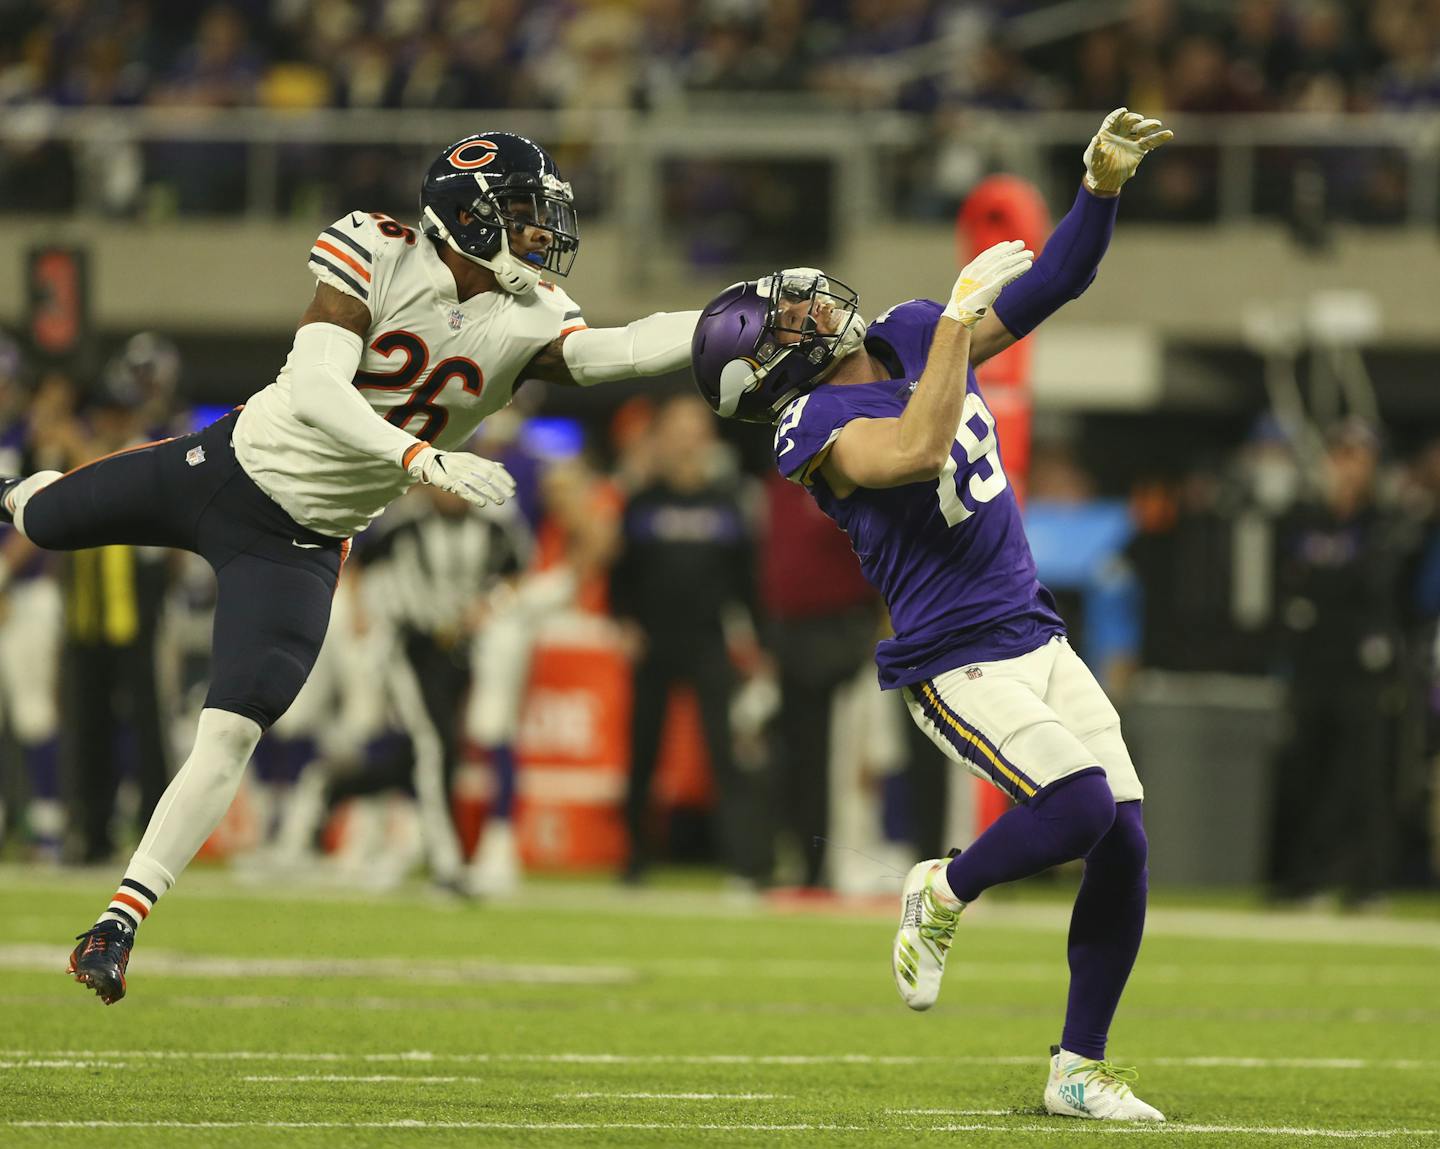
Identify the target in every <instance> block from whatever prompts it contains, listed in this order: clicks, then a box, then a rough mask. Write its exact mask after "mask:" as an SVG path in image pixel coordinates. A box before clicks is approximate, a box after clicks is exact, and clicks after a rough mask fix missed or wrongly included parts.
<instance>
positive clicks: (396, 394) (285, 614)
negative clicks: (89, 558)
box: [0, 132, 699, 1005]
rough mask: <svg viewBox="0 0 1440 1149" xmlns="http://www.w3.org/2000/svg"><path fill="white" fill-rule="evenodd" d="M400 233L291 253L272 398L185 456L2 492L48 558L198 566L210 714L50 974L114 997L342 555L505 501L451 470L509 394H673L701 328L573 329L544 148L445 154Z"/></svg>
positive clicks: (348, 221)
mask: <svg viewBox="0 0 1440 1149" xmlns="http://www.w3.org/2000/svg"><path fill="white" fill-rule="evenodd" d="M420 208H421V219H420V226H419V229H418V230H416V229H412V228H409V227H406V226H405V225H403V224H401V223H398V222H396V221H395V220H393V219H390V218H388V217H386V216H383V215H375V214H372V213H369V212H358V211H357V212H351V213H348V214H347V215H345V216H343V217H341V218H340V219H338V220H336V221H335V223H334V224H333V225H332V226H330V227H327V228H326V229H325V230H324V231H323V232H321V233H320V236H319V237H318V238H317V239H316V241H315V243H314V246H313V247H312V248H311V249H310V261H309V266H310V270H311V272H312V273H313V274H314V276H315V278H316V279H317V280H318V284H317V286H316V290H315V297H314V299H313V300H312V301H311V303H310V306H309V307H308V308H307V309H306V311H305V313H304V315H303V316H302V317H301V320H300V327H299V330H298V331H297V332H296V334H295V342H294V345H293V347H292V348H291V351H290V355H289V358H288V359H287V360H286V362H285V366H284V367H283V368H282V369H281V371H280V374H279V376H278V377H277V378H276V380H275V382H273V383H272V384H270V385H269V386H268V387H266V388H265V389H264V390H262V391H260V392H259V393H258V394H257V395H254V396H252V397H251V399H250V400H249V401H248V402H247V403H246V404H245V406H244V407H243V408H242V409H240V410H239V411H237V412H232V413H231V414H229V415H227V416H225V417H224V418H223V419H220V420H219V421H217V422H216V423H213V424H211V425H210V426H209V427H207V428H205V429H204V430H203V431H200V432H198V433H196V434H193V435H185V436H181V437H179V438H175V439H168V440H165V441H162V442H159V443H153V444H147V445H145V446H143V447H139V448H136V449H134V450H132V451H127V452H122V453H121V454H118V455H112V456H109V457H108V458H105V459H100V460H97V461H95V462H93V463H90V464H88V465H86V466H84V467H81V468H80V469H78V470H76V471H72V472H70V473H69V474H67V475H64V476H62V475H60V474H59V472H56V471H43V472H39V473H37V474H34V475H30V476H28V477H26V478H24V479H13V480H7V481H5V482H4V483H0V507H3V512H4V517H5V518H7V519H8V518H11V517H13V519H14V523H15V525H16V527H18V528H19V529H20V530H21V531H22V532H23V533H24V534H25V535H26V536H27V537H29V538H30V539H31V541H33V542H35V543H37V544H38V545H40V546H42V547H46V548H49V549H53V550H74V549H79V548H83V547H94V546H104V545H108V544H112V543H130V544H135V545H152V546H170V547H178V548H181V549H184V550H190V551H194V552H196V553H198V554H200V555H202V556H203V557H204V558H205V559H206V560H208V561H209V562H210V564H211V566H212V567H214V568H215V573H216V577H217V580H218V591H217V599H216V609H215V628H214V650H213V659H212V674H211V684H210V692H209V695H208V697H207V699H206V704H205V708H204V709H203V710H202V711H201V713H200V720H199V729H198V731H197V734H196V738H195V745H194V749H193V750H192V751H191V754H190V757H189V758H188V759H187V761H186V762H185V764H184V766H182V767H181V769H180V771H179V772H178V773H177V774H176V776H175V778H174V780H173V781H172V782H171V784H170V786H169V788H168V789H167V790H166V792H165V795H164V797H163V798H162V799H161V801H160V804H159V806H158V807H157V808H156V811H155V815H154V817H153V818H152V819H151V822H150V825H149V826H148V828H147V829H146V831H145V834H144V836H143V837H142V838H141V840H140V845H139V847H138V848H137V849H136V851H135V854H134V856H133V857H132V858H131V860H130V863H129V865H128V866H127V867H126V870H125V876H124V878H123V880H122V881H121V883H120V888H119V890H118V891H117V892H116V894H115V896H114V898H112V899H111V901H110V903H109V906H108V907H107V908H106V910H105V912H104V913H103V914H102V915H101V917H100V919H99V921H98V922H96V924H95V925H94V926H93V927H92V928H91V929H89V930H87V931H86V932H85V933H84V934H82V935H80V937H79V939H78V940H79V942H80V944H79V945H78V946H76V947H75V950H74V952H73V954H72V955H71V959H70V970H69V972H70V973H71V974H72V975H73V976H74V977H75V979H76V980H77V981H80V982H82V983H83V984H86V985H89V986H90V987H91V988H92V989H94V990H95V992H96V993H97V994H98V995H99V997H100V998H101V1000H102V1001H104V1002H105V1003H106V1004H107V1005H108V1004H111V1003H113V1002H116V1001H119V1000H120V998H122V997H123V996H124V995H125V969H126V964H127V962H128V961H129V956H130V948H131V946H132V944H133V943H134V936H135V930H136V929H137V928H138V926H139V925H140V923H141V922H142V921H144V920H145V918H146V917H147V916H148V915H149V913H150V911H151V909H152V908H153V906H154V904H155V901H156V900H157V899H158V898H159V897H160V896H161V895H162V894H163V893H164V892H165V891H166V890H168V889H169V888H170V886H171V885H173V884H174V882H175V879H176V877H177V876H178V875H179V873H180V871H181V870H183V869H184V868H185V866H186V865H187V864H188V863H189V861H190V859H191V858H192V857H193V856H194V854H195V852H196V851H197V850H198V849H199V848H200V846H201V844H202V843H203V842H204V841H205V839H206V838H207V837H208V836H209V835H210V833H211V831H212V830H213V829H214V828H215V826H216V825H217V824H218V823H219V821H220V819H221V817H222V816H223V815H224V813H225V810H226V808H227V807H228V806H229V804H230V801H231V798H232V797H233V796H234V794H235V790H236V788H237V786H238V785H239V781H240V777H241V774H242V772H243V771H244V768H245V763H246V762H247V761H248V760H249V758H250V753H251V751H252V750H253V749H254V747H255V743H256V742H257V741H258V740H259V738H260V735H261V734H262V733H263V732H264V730H265V729H266V728H267V727H268V726H269V725H271V724H272V723H273V722H274V721H275V720H276V719H277V718H278V717H279V716H280V715H281V714H283V713H284V712H285V709H286V708H287V707H288V706H289V705H290V703H291V701H292V700H293V699H294V697H295V695H296V693H297V692H298V691H299V689H300V687H301V685H302V684H303V683H304V681H305V678H306V676H307V675H308V674H309V672H310V668H311V666H312V665H313V664H314V662H315V656H316V653H317V652H318V651H319V649H320V644H321V642H322V640H323V639H324V637H325V628H326V624H327V622H328V619H329V614H330V600H331V597H332V595H333V593H334V589H335V584H336V581H337V579H338V578H339V574H340V566H341V563H342V561H343V559H344V554H345V551H346V549H347V547H348V545H349V536H351V535H353V534H354V533H355V532H356V531H359V530H362V529H363V528H364V527H365V525H366V524H367V523H369V522H370V520H371V519H373V518H374V517H375V516H376V515H378V514H379V513H380V512H381V511H382V510H384V509H385V507H386V505H387V504H388V503H390V502H391V501H392V500H393V499H395V498H396V497H397V496H398V495H400V494H401V493H402V492H404V491H405V490H406V489H407V488H408V487H410V486H411V485H413V484H414V483H416V482H421V483H430V484H433V485H434V486H437V487H441V488H443V489H444V490H447V491H450V492H452V493H454V494H457V495H459V496H461V497H462V498H464V499H466V500H468V501H469V502H471V503H473V504H475V505H476V506H484V505H485V504H486V503H488V502H503V501H504V500H505V499H506V498H508V497H509V496H510V495H511V494H512V493H513V492H514V489H515V485H514V482H513V480H512V479H511V478H510V476H509V474H508V473H507V472H506V471H505V468H504V467H502V466H501V465H500V464H499V463H496V462H492V461H490V460H487V459H482V458H479V457H478V456H476V455H473V454H470V453H468V452H466V451H464V450H462V449H461V448H462V447H463V445H464V444H465V443H466V442H467V441H468V440H469V438H470V437H471V435H472V434H473V433H474V431H475V428H476V427H477V426H478V425H479V423H480V421H481V419H483V418H484V417H485V416H486V415H487V414H489V413H490V412H492V411H495V410H497V409H499V408H500V407H502V406H504V405H505V404H506V403H507V402H508V401H509V399H510V396H511V394H512V392H513V390H514V388H515V385H516V384H517V383H518V382H520V381H522V380H524V379H527V378H537V379H545V380H549V381H552V382H556V383H569V384H578V385H581V386H585V385H589V384H592V383H600V382H604V381H607V380H614V379H624V378H630V377H633V376H637V375H658V374H663V373H665V372H668V371H675V370H678V369H680V368H682V367H684V366H685V364H686V363H687V362H688V360H689V348H690V338H691V334H692V332H693V330H694V327H695V321H696V319H697V318H698V316H699V312H698V311H692V312H683V313H672V314H665V313H662V314H657V315H651V316H648V317H647V318H644V319H640V320H637V321H635V322H634V323H631V324H630V325H629V326H627V327H624V328H614V329H605V330H593V329H590V328H588V327H587V326H586V324H585V320H584V319H583V317H582V314H581V311H580V308H579V307H577V306H576V305H575V303H574V301H573V300H571V299H570V297H569V296H568V295H566V294H565V292H564V291H562V290H560V288H558V287H556V286H555V285H554V284H553V283H550V282H548V281H546V280H544V279H542V278H541V276H542V273H544V272H546V271H549V272H552V273H554V274H556V275H562V276H563V275H564V274H566V273H567V272H568V271H569V270H570V266H571V264H572V263H573V262H574V259H575V253H576V251H577V249H578V248H579V244H580V237H579V230H578V228H577V225H576V218H575V208H574V197H573V196H572V194H571V190H570V185H569V184H567V183H566V182H564V181H563V180H562V179H561V178H560V176H559V174H558V173H557V172H556V170H555V164H554V162H553V161H552V160H551V158H550V156H549V155H548V154H546V152H545V151H544V149H542V148H540V147H539V146H538V145H536V144H535V143H533V142H531V141H530V140H527V139H525V138H523V137H521V136H515V135H510V134H508V133H505V132H484V133H481V134H479V135H474V136H469V137H467V138H465V139H463V140H460V141H458V142H457V143H455V144H452V145H451V146H450V147H448V148H446V149H445V150H444V151H443V152H441V154H440V156H439V157H438V158H437V159H436V160H435V162H434V163H433V164H432V165H431V167H430V170H429V171H428V172H427V174H426V176H425V180H424V183H423V185H422V188H421V193H420Z"/></svg>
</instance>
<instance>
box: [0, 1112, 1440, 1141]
mask: <svg viewBox="0 0 1440 1149" xmlns="http://www.w3.org/2000/svg"><path fill="white" fill-rule="evenodd" d="M3 1127H8V1128H11V1129H415V1130H430V1129H475V1130H484V1129H489V1130H515V1131H525V1132H562V1131H568V1132H593V1131H603V1130H621V1129H624V1130H655V1131H674V1132H687V1131H689V1132H699V1131H702V1130H703V1131H722V1132H723V1131H729V1132H737V1133H805V1132H852V1133H864V1132H874V1133H887V1132H891V1133H893V1132H901V1131H904V1132H910V1133H982V1132H984V1133H1011V1134H1013V1133H1050V1134H1058V1135H1060V1136H1074V1135H1076V1134H1079V1135H1082V1136H1102V1135H1106V1134H1117V1133H1118V1134H1137V1135H1139V1136H1142V1137H1143V1136H1147V1135H1148V1136H1164V1137H1172V1136H1198V1137H1215V1136H1220V1135H1224V1136H1242V1137H1303V1138H1306V1139H1325V1140H1337V1141H1360V1140H1367V1141H1368V1140H1385V1139H1389V1138H1392V1137H1405V1138H1415V1137H1425V1138H1431V1137H1440V1129H1411V1128H1396V1129H1317V1128H1306V1127H1300V1126H1292V1125H1186V1124H1170V1123H1164V1124H1162V1123H1155V1124H1147V1123H1137V1124H1126V1123H1122V1122H1112V1121H1094V1122H1080V1123H1077V1122H1074V1121H1069V1120H1066V1119H1063V1118H1062V1119H1057V1120H1055V1121H1051V1122H1045V1123H1041V1122H1038V1121H1035V1122H1029V1123H1026V1124H1013V1123H1004V1124H1002V1123H999V1122H994V1121H990V1122H984V1123H980V1122H973V1123H966V1124H945V1125H909V1126H903V1127H902V1128H901V1129H895V1128H894V1127H890V1128H886V1127H884V1126H880V1127H876V1126H868V1125H839V1124H828V1123H827V1124H818V1123H811V1122H793V1123H786V1124H779V1123H775V1124H769V1123H765V1124H761V1123H754V1124H749V1123H747V1124H730V1123H728V1122H718V1121H707V1122H680V1121H418V1120H417V1121H407V1120H396V1121H7V1122H4V1124H3Z"/></svg>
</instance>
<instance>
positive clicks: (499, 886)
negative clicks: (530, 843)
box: [465, 818, 521, 898]
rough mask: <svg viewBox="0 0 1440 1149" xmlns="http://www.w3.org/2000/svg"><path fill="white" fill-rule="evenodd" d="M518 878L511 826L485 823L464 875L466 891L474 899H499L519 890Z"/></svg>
mask: <svg viewBox="0 0 1440 1149" xmlns="http://www.w3.org/2000/svg"><path fill="white" fill-rule="evenodd" d="M520 877H521V866H520V845H519V843H518V842H517V841H516V840H515V827H514V825H513V823H511V822H510V821H509V820H508V819H505V818H491V819H489V820H488V821H487V822H486V823H485V828H484V829H483V830H482V831H481V833H480V845H479V846H478V847H476V850H475V857H474V859H473V860H472V861H471V862H470V869H469V872H468V873H467V874H466V875H465V886H466V889H467V890H468V891H469V892H470V893H471V894H473V895H474V896H476V897H482V898H497V897H499V898H503V897H505V896H507V895H509V894H513V893H515V892H516V891H517V890H519V889H520Z"/></svg>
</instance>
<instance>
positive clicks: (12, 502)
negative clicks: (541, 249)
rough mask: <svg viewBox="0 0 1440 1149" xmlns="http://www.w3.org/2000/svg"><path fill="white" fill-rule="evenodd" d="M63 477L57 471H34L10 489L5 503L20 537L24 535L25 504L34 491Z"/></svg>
mask: <svg viewBox="0 0 1440 1149" xmlns="http://www.w3.org/2000/svg"><path fill="white" fill-rule="evenodd" d="M64 477H65V476H64V475H62V474H61V473H60V472H59V471H36V472H35V473H34V474H33V475H27V476H26V477H25V478H23V479H21V480H20V481H19V482H18V483H16V484H15V486H13V487H11V488H10V490H9V492H8V493H7V494H6V496H5V502H6V503H7V504H8V506H9V510H10V516H11V518H13V519H14V520H15V529H16V530H17V531H19V532H20V533H21V534H22V535H23V534H25V504H26V503H28V502H29V501H30V499H31V497H32V496H33V495H34V494H35V492H36V491H40V490H43V489H44V488H46V487H48V486H49V485H50V484H51V483H53V482H54V481H55V480H56V479H63V478H64ZM26 537H27V538H28V537H29V536H28V535H27V536H26Z"/></svg>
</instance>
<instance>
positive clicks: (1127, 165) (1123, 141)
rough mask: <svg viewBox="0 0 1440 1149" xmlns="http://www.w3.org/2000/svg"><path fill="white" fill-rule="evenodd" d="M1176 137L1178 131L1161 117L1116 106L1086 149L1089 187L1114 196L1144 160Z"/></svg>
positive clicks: (1093, 190)
mask: <svg viewBox="0 0 1440 1149" xmlns="http://www.w3.org/2000/svg"><path fill="white" fill-rule="evenodd" d="M1174 138H1175V133H1174V132H1172V131H1171V130H1170V129H1169V128H1167V127H1165V125H1163V124H1162V123H1161V122H1160V121H1159V120H1149V119H1146V118H1145V117H1144V116H1142V115H1141V114H1140V113H1139V112H1132V111H1130V109H1128V108H1116V109H1115V110H1114V111H1113V112H1111V113H1110V114H1109V115H1108V116H1106V117H1105V122H1104V123H1102V124H1101V125H1100V130H1099V131H1098V132H1096V133H1095V136H1094V138H1093V139H1091V141H1090V146H1089V147H1088V148H1086V149H1085V186H1086V187H1087V188H1089V189H1090V190H1091V191H1092V192H1098V193H1099V194H1100V195H1114V194H1115V193H1116V192H1118V191H1119V190H1120V189H1121V188H1122V187H1124V186H1125V181H1126V180H1128V179H1129V178H1130V177H1131V176H1133V175H1134V174H1135V169H1136V168H1138V167H1139V166H1140V161H1141V160H1143V159H1144V158H1145V157H1146V156H1147V155H1148V154H1149V153H1150V152H1153V151H1154V150H1155V149H1156V148H1158V147H1159V146H1160V145H1161V144H1163V143H1165V142H1166V141H1168V140H1173V139H1174Z"/></svg>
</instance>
